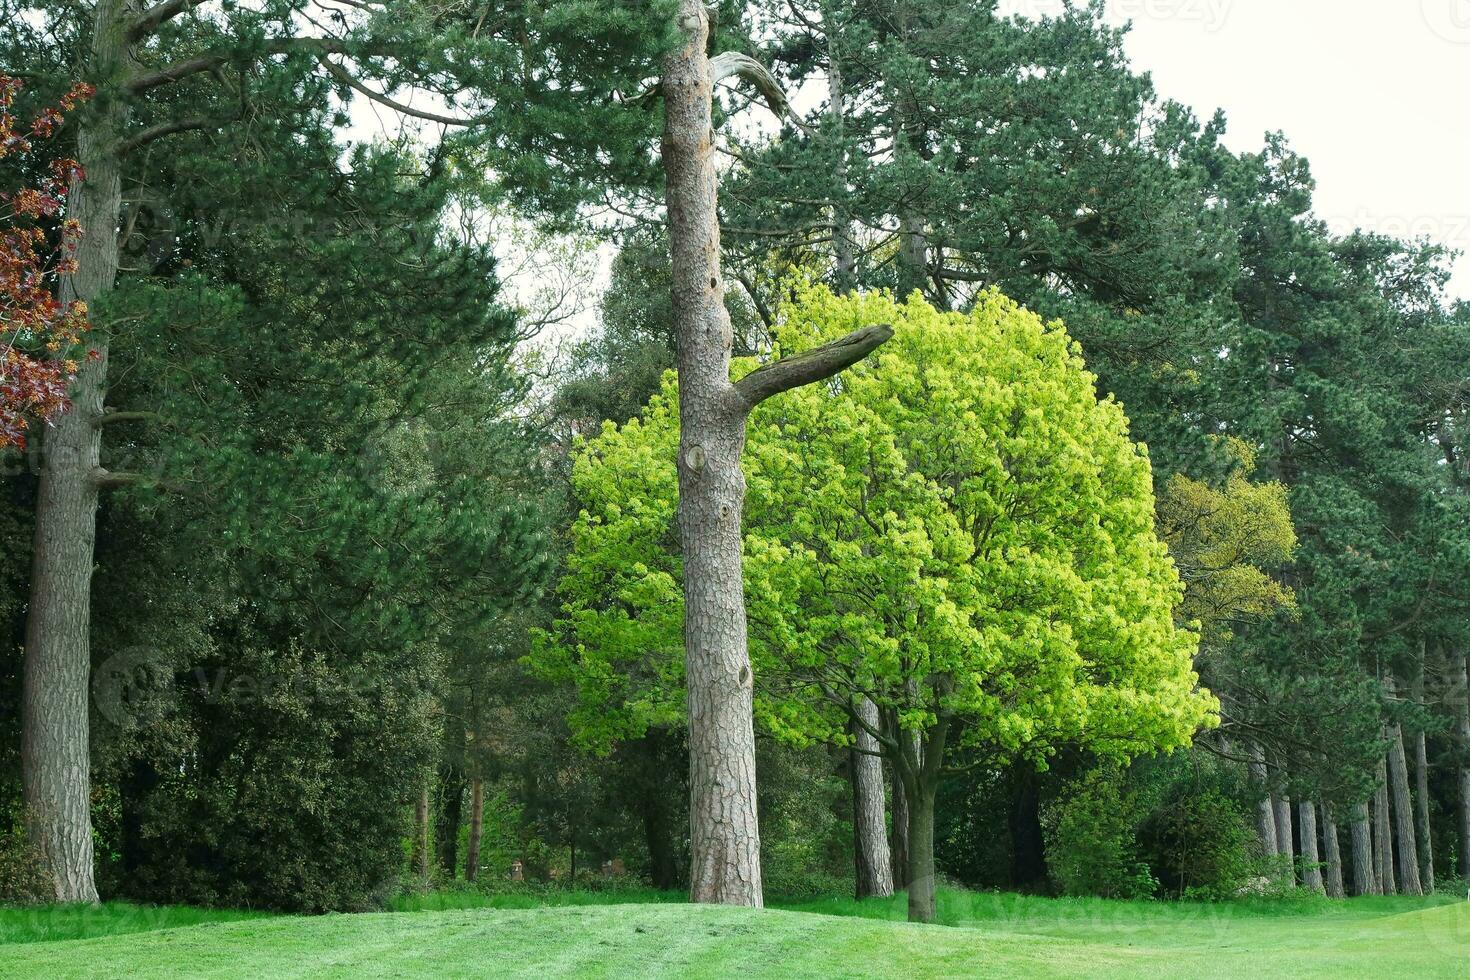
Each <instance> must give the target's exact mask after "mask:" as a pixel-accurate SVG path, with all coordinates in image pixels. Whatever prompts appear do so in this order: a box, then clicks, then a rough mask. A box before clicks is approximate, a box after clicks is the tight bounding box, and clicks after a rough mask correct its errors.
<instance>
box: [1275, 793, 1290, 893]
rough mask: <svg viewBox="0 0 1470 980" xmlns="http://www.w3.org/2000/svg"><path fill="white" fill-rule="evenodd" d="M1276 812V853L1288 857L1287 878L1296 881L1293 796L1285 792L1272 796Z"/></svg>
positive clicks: (1286, 862)
mask: <svg viewBox="0 0 1470 980" xmlns="http://www.w3.org/2000/svg"><path fill="white" fill-rule="evenodd" d="M1271 803H1272V807H1273V809H1274V810H1275V813H1276V853H1277V854H1278V855H1280V856H1281V857H1284V858H1286V861H1285V864H1286V875H1287V880H1288V881H1289V882H1291V883H1293V884H1295V883H1296V844H1295V842H1294V841H1293V840H1292V832H1291V797H1289V796H1287V795H1286V794H1285V793H1283V794H1281V795H1280V796H1273V797H1272V798H1271Z"/></svg>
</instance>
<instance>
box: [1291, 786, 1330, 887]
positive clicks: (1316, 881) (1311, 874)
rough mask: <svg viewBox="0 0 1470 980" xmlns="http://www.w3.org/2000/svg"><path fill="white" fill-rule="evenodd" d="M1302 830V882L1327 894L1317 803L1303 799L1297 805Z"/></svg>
mask: <svg viewBox="0 0 1470 980" xmlns="http://www.w3.org/2000/svg"><path fill="white" fill-rule="evenodd" d="M1296 815H1297V819H1298V820H1299V821H1300V823H1301V830H1302V884H1303V885H1304V886H1305V887H1306V888H1307V889H1309V890H1311V891H1314V892H1316V893H1317V894H1319V895H1325V894H1327V888H1326V886H1325V885H1324V884H1323V881H1322V857H1321V855H1320V854H1319V852H1318V850H1317V805H1316V804H1315V803H1313V802H1312V801H1311V800H1302V801H1301V802H1300V803H1298V804H1297V805H1296Z"/></svg>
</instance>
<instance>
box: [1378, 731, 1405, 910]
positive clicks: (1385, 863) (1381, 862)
mask: <svg viewBox="0 0 1470 980" xmlns="http://www.w3.org/2000/svg"><path fill="white" fill-rule="evenodd" d="M1373 858H1374V867H1375V868H1376V869H1377V872H1378V894H1380V895H1396V894H1398V890H1399V889H1398V882H1397V881H1396V880H1395V878H1394V873H1393V832H1392V830H1391V828H1390V827H1389V822H1388V763H1387V760H1385V759H1379V760H1378V791H1377V793H1375V794H1374V796H1373Z"/></svg>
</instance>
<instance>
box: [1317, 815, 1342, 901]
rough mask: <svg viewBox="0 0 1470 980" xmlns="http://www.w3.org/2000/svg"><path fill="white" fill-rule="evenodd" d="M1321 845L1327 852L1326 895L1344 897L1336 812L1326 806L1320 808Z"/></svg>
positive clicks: (1340, 846) (1340, 847)
mask: <svg viewBox="0 0 1470 980" xmlns="http://www.w3.org/2000/svg"><path fill="white" fill-rule="evenodd" d="M1322 847H1323V849H1324V850H1325V851H1326V852H1327V853H1326V854H1325V855H1324V857H1325V858H1326V861H1327V882H1326V889H1327V897H1328V898H1346V897H1347V892H1346V890H1345V889H1344V888H1343V885H1342V845H1341V844H1340V843H1339V842H1338V839H1337V813H1336V811H1335V810H1334V809H1333V808H1332V807H1330V806H1328V807H1324V808H1323V810H1322Z"/></svg>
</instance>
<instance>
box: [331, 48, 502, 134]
mask: <svg viewBox="0 0 1470 980" xmlns="http://www.w3.org/2000/svg"><path fill="white" fill-rule="evenodd" d="M316 60H317V61H319V62H321V65H322V67H323V68H325V69H326V70H327V72H328V73H329V74H330V75H331V76H332V77H333V78H335V79H337V81H339V82H341V83H342V84H343V85H346V86H347V87H348V88H350V89H352V90H353V91H356V92H361V93H362V94H363V95H366V96H367V97H368V98H369V99H372V100H373V101H374V102H377V103H378V104H380V105H385V106H387V107H388V108H390V109H392V110H394V111H395V112H401V113H403V114H404V115H405V116H414V117H416V118H418V119H427V120H428V121H429V122H436V123H443V124H444V125H445V126H476V125H478V124H479V120H477V119H461V118H458V117H456V116H441V115H440V114H439V113H437V112H429V111H427V110H425V109H415V108H413V106H410V105H406V104H404V103H402V102H399V101H397V100H395V99H392V98H389V97H388V96H386V95H384V94H383V93H381V92H374V91H373V90H372V89H370V88H368V87H367V86H366V85H364V84H362V83H361V82H359V81H358V80H357V79H356V78H353V77H352V75H351V73H349V72H348V71H347V69H345V68H343V67H342V66H341V65H338V64H336V63H335V62H333V61H331V60H330V59H328V58H327V57H326V56H325V55H322V56H319V57H318V58H317V59H316Z"/></svg>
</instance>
